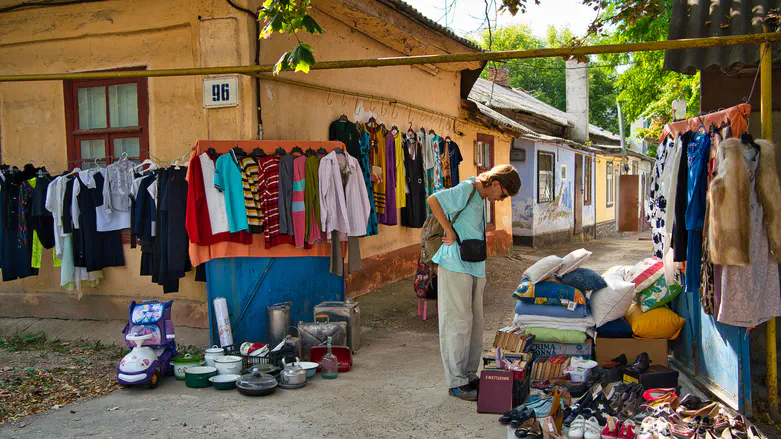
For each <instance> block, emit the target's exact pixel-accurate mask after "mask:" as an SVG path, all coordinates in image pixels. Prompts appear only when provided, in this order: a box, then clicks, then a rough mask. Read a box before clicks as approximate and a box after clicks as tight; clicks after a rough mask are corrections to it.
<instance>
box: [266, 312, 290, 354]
mask: <svg viewBox="0 0 781 439" xmlns="http://www.w3.org/2000/svg"><path fill="white" fill-rule="evenodd" d="M291 306H293V302H282V303H277V304H274V305H271V306H267V307H266V322H267V324H268V338H269V340H268V344H269V348H270V349H273V348H274V347H275V346H276V345H278V344H279V342H281V341H282V340H284V339H285V336H286V335H287V330H288V328H289V327H290V307H291Z"/></svg>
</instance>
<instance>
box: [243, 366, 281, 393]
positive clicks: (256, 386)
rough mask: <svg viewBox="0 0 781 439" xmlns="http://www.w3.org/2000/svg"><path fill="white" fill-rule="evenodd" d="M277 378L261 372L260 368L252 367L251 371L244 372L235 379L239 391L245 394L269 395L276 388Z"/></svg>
mask: <svg viewBox="0 0 781 439" xmlns="http://www.w3.org/2000/svg"><path fill="white" fill-rule="evenodd" d="M277 386H278V383H277V380H276V379H274V377H273V376H271V375H268V374H265V373H261V372H260V369H258V368H257V367H256V368H253V369H252V372H250V373H247V374H244V375H242V376H241V378H239V379H238V380H237V381H236V388H237V389H239V393H241V394H242V395H247V396H266V395H271V394H272V393H274V392H275V391H276V390H277Z"/></svg>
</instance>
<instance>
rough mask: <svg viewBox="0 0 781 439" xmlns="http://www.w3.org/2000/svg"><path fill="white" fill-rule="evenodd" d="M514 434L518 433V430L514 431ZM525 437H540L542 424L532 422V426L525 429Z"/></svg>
mask: <svg viewBox="0 0 781 439" xmlns="http://www.w3.org/2000/svg"><path fill="white" fill-rule="evenodd" d="M515 433H516V436H515V437H518V436H517V433H518V430H516V431H515ZM524 437H525V438H526V439H542V424H540V423H539V422H538V421H535V422H534V425H532V428H530V429H529V430H527V432H526V436H524Z"/></svg>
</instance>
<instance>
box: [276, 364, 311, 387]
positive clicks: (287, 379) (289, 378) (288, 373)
mask: <svg viewBox="0 0 781 439" xmlns="http://www.w3.org/2000/svg"><path fill="white" fill-rule="evenodd" d="M297 362H298V358H296V363H290V364H287V363H286V362H285V360H284V359H283V360H282V364H283V365H284V366H285V368H284V369H282V372H280V373H279V382H280V383H281V384H288V385H296V384H304V383H306V371H305V370H304V369H302V368H301V366H299V365H298V364H297Z"/></svg>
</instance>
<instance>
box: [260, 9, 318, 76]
mask: <svg viewBox="0 0 781 439" xmlns="http://www.w3.org/2000/svg"><path fill="white" fill-rule="evenodd" d="M309 8H311V4H310V0H266V2H265V3H263V8H261V10H260V12H259V14H258V19H259V20H260V21H261V22H262V23H264V26H263V30H261V31H260V38H261V39H266V38H268V37H270V36H271V35H273V34H274V33H276V32H279V33H282V34H289V35H293V36H295V37H296V40H297V41H298V45H297V46H296V47H295V48H294V49H293V50H292V51H290V52H285V53H283V54H282V56H281V57H280V58H279V61H277V63H276V64H275V65H274V74H275V75H278V74H279V73H280V72H282V71H296V72H304V73H309V69H310V68H311V67H312V66H313V65H314V64H315V55H314V51H313V50H312V46H310V45H308V44H304V43H302V42H301V40H300V39H299V38H298V32H299V31H304V32H308V33H310V34H312V35H320V34H322V33H323V28H321V27H320V25H319V24H317V22H316V21H315V19H314V18H312V16H311V15H309V13H308V11H309Z"/></svg>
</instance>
